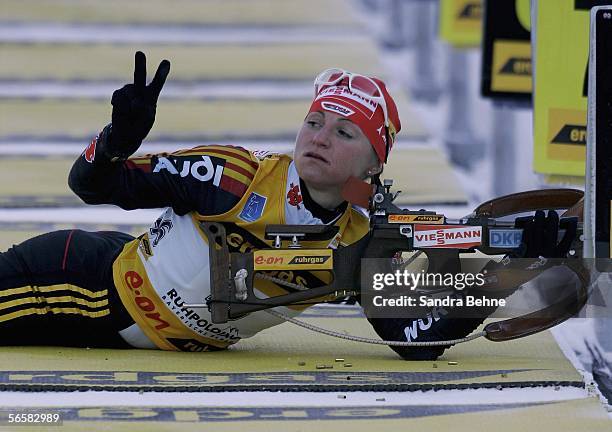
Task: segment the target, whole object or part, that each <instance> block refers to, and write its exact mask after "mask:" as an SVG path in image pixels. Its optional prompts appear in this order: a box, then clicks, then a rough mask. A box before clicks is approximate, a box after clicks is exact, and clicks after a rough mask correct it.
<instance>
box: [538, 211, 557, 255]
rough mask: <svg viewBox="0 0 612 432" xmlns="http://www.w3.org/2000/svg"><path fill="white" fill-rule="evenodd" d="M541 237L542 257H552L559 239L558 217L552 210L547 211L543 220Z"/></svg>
mask: <svg viewBox="0 0 612 432" xmlns="http://www.w3.org/2000/svg"><path fill="white" fill-rule="evenodd" d="M541 237H542V255H543V256H545V257H552V256H553V254H554V252H555V247H556V246H557V240H558V238H559V215H558V214H557V212H556V211H554V210H549V211H548V216H547V217H546V219H545V220H544V232H543V233H542V234H541Z"/></svg>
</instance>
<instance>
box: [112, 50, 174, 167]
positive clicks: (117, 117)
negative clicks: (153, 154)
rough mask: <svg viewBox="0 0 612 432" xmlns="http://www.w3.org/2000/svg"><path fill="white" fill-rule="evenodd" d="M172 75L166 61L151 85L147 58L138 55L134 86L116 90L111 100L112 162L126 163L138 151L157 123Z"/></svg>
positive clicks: (137, 53)
mask: <svg viewBox="0 0 612 432" xmlns="http://www.w3.org/2000/svg"><path fill="white" fill-rule="evenodd" d="M169 72H170V62H169V61H168V60H163V61H162V62H161V63H160V64H159V66H158V67H157V72H155V76H154V77H153V81H151V83H150V84H149V85H147V84H146V80H147V58H146V57H145V55H144V53H142V52H140V51H138V52H136V55H135V67H134V83H133V84H127V85H125V86H123V87H122V88H120V89H119V90H115V92H114V93H113V98H112V99H111V104H112V105H113V114H112V120H113V123H112V131H111V133H110V139H109V140H108V141H107V143H106V148H105V149H104V153H105V154H106V156H107V157H108V158H109V159H111V160H125V159H127V158H128V157H129V156H131V155H132V154H133V153H134V152H135V151H136V150H138V147H140V144H141V143H142V140H143V139H145V137H146V136H147V134H148V133H149V131H150V130H151V128H152V127H153V123H154V122H155V109H156V107H157V98H158V97H159V93H160V92H161V89H162V87H163V86H164V83H165V82H166V77H167V76H168V73H169Z"/></svg>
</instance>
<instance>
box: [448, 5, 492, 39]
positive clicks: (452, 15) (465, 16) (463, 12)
mask: <svg viewBox="0 0 612 432" xmlns="http://www.w3.org/2000/svg"><path fill="white" fill-rule="evenodd" d="M482 1H483V0H441V2H440V37H441V38H442V39H443V40H444V41H446V42H448V43H450V44H451V45H454V46H456V47H479V46H480V40H481V38H482Z"/></svg>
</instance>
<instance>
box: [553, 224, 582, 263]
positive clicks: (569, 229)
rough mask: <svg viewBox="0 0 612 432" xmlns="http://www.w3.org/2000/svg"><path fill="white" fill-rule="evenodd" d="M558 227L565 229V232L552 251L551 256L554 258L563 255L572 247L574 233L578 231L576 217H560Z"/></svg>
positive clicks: (574, 237)
mask: <svg viewBox="0 0 612 432" xmlns="http://www.w3.org/2000/svg"><path fill="white" fill-rule="evenodd" d="M559 227H560V228H562V229H565V234H563V238H562V239H561V241H560V242H559V244H558V245H557V246H556V247H555V249H554V251H553V253H554V255H553V257H555V258H563V257H565V256H566V255H567V253H568V252H569V250H570V248H571V247H572V243H573V242H574V240H575V239H576V233H577V231H578V218H576V217H568V218H562V219H561V222H560V223H559Z"/></svg>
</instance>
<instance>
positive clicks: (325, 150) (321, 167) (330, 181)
mask: <svg viewBox="0 0 612 432" xmlns="http://www.w3.org/2000/svg"><path fill="white" fill-rule="evenodd" d="M293 157H294V160H295V166H296V168H297V171H298V174H299V175H300V177H301V178H302V179H303V180H304V181H305V182H306V183H307V184H309V185H312V186H315V187H318V188H325V187H330V188H340V187H342V186H343V185H344V183H345V182H346V180H347V179H348V178H349V177H351V176H354V177H358V178H364V177H365V174H366V172H367V171H368V170H369V169H372V168H374V167H376V166H377V165H378V160H377V158H376V154H375V153H374V149H373V148H372V146H371V145H370V142H369V141H368V139H367V138H366V136H365V135H364V134H363V132H362V131H361V129H360V128H359V126H357V125H356V124H355V123H353V122H352V121H350V120H348V119H346V118H345V117H342V116H341V115H338V114H333V113H330V112H327V111H316V112H311V113H309V114H308V115H307V116H306V119H305V120H304V125H303V126H302V128H301V129H300V132H299V133H298V136H297V140H296V143H295V150H294V153H293Z"/></svg>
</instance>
